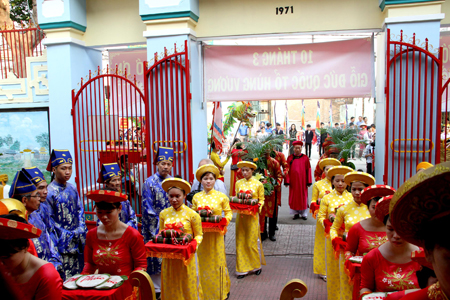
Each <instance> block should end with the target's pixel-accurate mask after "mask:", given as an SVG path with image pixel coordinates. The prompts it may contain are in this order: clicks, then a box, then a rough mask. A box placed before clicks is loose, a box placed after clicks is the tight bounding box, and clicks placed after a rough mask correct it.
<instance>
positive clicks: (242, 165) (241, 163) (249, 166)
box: [237, 161, 257, 170]
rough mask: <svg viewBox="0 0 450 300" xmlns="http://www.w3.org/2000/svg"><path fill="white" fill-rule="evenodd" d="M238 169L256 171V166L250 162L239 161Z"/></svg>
mask: <svg viewBox="0 0 450 300" xmlns="http://www.w3.org/2000/svg"><path fill="white" fill-rule="evenodd" d="M237 166H238V168H240V169H242V168H244V167H247V168H250V169H253V170H256V168H257V165H256V164H255V163H253V162H251V161H240V162H238V163H237Z"/></svg>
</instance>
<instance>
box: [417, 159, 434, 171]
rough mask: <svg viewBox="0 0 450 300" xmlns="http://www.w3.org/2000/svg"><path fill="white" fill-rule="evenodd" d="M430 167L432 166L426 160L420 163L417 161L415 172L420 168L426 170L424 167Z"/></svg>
mask: <svg viewBox="0 0 450 300" xmlns="http://www.w3.org/2000/svg"><path fill="white" fill-rule="evenodd" d="M431 167H433V165H432V164H430V163H429V162H427V161H423V162H421V163H419V164H418V165H417V167H416V172H418V171H419V170H420V169H424V170H426V169H428V168H431Z"/></svg>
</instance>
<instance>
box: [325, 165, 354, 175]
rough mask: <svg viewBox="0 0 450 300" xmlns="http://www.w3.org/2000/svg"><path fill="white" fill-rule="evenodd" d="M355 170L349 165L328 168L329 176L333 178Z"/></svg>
mask: <svg viewBox="0 0 450 300" xmlns="http://www.w3.org/2000/svg"><path fill="white" fill-rule="evenodd" d="M353 171H354V170H353V169H352V168H350V167H347V166H336V167H332V168H331V169H329V170H328V177H329V178H333V176H336V175H345V174H347V173H350V172H353Z"/></svg>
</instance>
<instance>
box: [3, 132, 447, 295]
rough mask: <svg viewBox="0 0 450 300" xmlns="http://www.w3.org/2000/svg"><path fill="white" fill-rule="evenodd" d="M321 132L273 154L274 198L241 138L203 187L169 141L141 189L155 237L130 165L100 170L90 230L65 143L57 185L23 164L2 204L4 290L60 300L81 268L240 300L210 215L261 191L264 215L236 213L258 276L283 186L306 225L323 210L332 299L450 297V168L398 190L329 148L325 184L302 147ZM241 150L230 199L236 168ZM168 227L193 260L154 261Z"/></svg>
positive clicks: (242, 259) (324, 270)
mask: <svg viewBox="0 0 450 300" xmlns="http://www.w3.org/2000/svg"><path fill="white" fill-rule="evenodd" d="M361 125H362V126H361ZM364 125H365V123H363V124H360V125H359V126H360V127H364ZM294 129H295V128H294ZM276 130H277V131H278V133H277V132H275V134H284V133H281V132H280V131H279V130H280V129H276ZM291 130H292V128H291ZM290 134H291V132H289V135H290ZM367 134H368V133H367ZM308 135H309V132H308V129H307V130H306V132H305V133H304V137H305V143H304V142H303V141H301V140H294V141H292V154H290V155H289V156H288V158H287V159H286V157H285V156H284V155H283V153H282V152H279V151H277V149H269V151H267V153H266V154H265V159H266V160H267V166H268V170H267V171H268V176H272V177H273V179H274V182H275V184H274V191H273V193H271V194H270V195H265V192H264V186H263V183H261V181H260V180H259V179H257V178H256V177H255V176H254V175H255V171H256V170H257V165H256V164H255V163H254V162H253V161H246V160H243V159H242V157H243V156H242V153H244V152H245V149H242V145H241V144H240V143H239V140H236V141H235V143H234V144H233V147H232V148H231V150H230V151H229V155H227V158H226V160H225V161H221V159H220V156H219V155H218V153H217V151H216V149H215V146H214V145H212V152H211V157H210V158H205V159H203V160H201V161H200V162H199V165H198V169H197V170H196V171H195V181H194V183H193V185H192V186H191V185H190V184H189V183H188V182H187V181H186V180H184V179H182V178H179V176H174V177H173V176H172V175H171V174H172V167H173V164H174V163H175V161H174V151H173V149H172V148H169V147H159V149H158V150H157V153H156V156H155V158H154V163H155V164H156V170H157V172H156V173H155V174H153V175H152V176H150V177H149V178H147V179H146V180H145V182H144V185H143V187H142V195H141V200H142V210H141V211H142V218H141V219H140V222H141V224H142V235H141V233H140V232H139V231H138V221H139V220H138V219H137V217H136V213H135V212H134V210H133V208H132V206H131V204H130V201H129V200H128V199H127V195H126V194H124V193H122V192H121V183H122V177H123V174H122V171H121V168H120V166H119V165H118V164H117V163H110V164H103V165H102V166H101V171H100V174H99V178H98V182H99V183H100V184H102V185H103V188H102V189H99V190H94V191H89V192H87V194H86V195H85V196H86V197H87V198H88V199H90V200H91V201H93V202H94V203H95V210H96V215H97V218H98V221H97V227H95V228H93V229H90V230H89V231H88V230H87V227H86V220H85V215H84V205H83V201H82V198H80V195H79V194H78V191H77V189H76V187H75V186H74V185H72V184H71V183H69V182H68V181H69V180H70V178H71V176H72V164H73V159H72V156H71V154H70V153H69V151H67V150H53V151H52V153H51V157H50V161H49V164H48V167H47V170H48V171H51V172H52V181H51V183H49V184H48V185H47V182H46V180H45V178H44V175H43V173H42V172H41V171H40V170H39V169H38V168H36V167H32V168H23V169H21V170H19V171H18V172H17V174H16V176H15V178H14V180H13V183H12V186H11V188H10V191H9V197H10V199H3V200H1V201H0V226H1V228H2V229H1V230H0V252H1V253H0V261H1V262H2V263H1V264H0V268H1V270H0V271H1V272H0V274H2V281H3V282H4V288H5V291H7V292H8V295H11V299H14V297H16V299H61V297H62V295H63V290H62V284H63V281H64V280H66V279H68V278H71V277H72V276H74V275H76V274H94V273H99V274H104V273H106V274H111V275H120V276H123V275H125V276H130V274H131V273H132V272H133V271H136V270H145V271H146V272H147V273H148V274H149V275H150V277H151V279H152V282H153V285H154V287H155V292H156V293H157V297H158V298H161V299H166V300H169V299H211V300H214V299H217V300H224V299H228V298H229V297H230V295H231V294H232V291H231V290H230V286H231V284H230V276H231V274H230V272H229V270H228V267H227V262H226V256H225V243H224V236H223V234H224V233H223V232H218V231H204V230H203V229H202V218H201V216H200V214H199V212H200V211H201V210H205V209H207V210H210V211H211V212H212V213H213V214H214V215H216V216H222V217H223V219H224V220H225V225H226V226H227V225H228V224H229V223H230V222H231V220H232V210H231V208H230V201H229V194H230V196H233V195H237V194H238V193H240V192H242V191H246V192H249V193H250V194H251V195H252V198H253V199H255V201H256V202H257V204H256V205H257V208H258V213H257V214H256V215H252V214H247V213H244V212H238V214H237V217H236V233H235V234H236V270H235V272H234V275H235V276H236V278H237V279H244V278H245V277H247V276H249V275H252V274H254V275H256V276H258V275H260V274H261V272H262V271H263V269H262V266H263V265H265V264H266V261H265V257H264V252H263V249H262V241H264V240H265V239H267V238H269V239H270V240H271V241H276V238H275V234H276V230H277V215H278V207H279V205H281V186H282V185H283V184H284V185H286V186H288V187H289V206H290V212H291V214H292V215H293V216H294V219H300V218H302V219H307V216H308V212H311V213H312V216H313V217H314V218H316V233H315V244H314V260H313V265H314V273H315V274H317V275H318V276H319V279H318V280H324V281H326V284H327V299H329V300H333V299H335V300H350V299H354V300H357V299H360V298H361V297H364V296H365V295H367V294H371V293H374V292H380V293H385V294H384V296H383V297H387V299H391V300H392V299H407V300H408V299H436V300H437V299H440V300H441V299H448V297H449V296H450V276H449V274H450V263H449V262H450V260H449V257H450V245H449V243H448V241H449V240H450V239H449V237H448V236H447V235H448V234H447V233H446V232H445V231H441V230H440V229H442V228H445V226H447V225H446V224H448V222H449V221H450V219H449V217H450V197H449V196H448V192H447V186H448V182H449V180H450V179H449V178H450V163H443V164H440V165H437V166H432V165H431V164H429V163H426V162H423V163H421V164H419V165H418V166H417V173H418V174H417V175H415V176H413V177H412V178H411V179H409V180H407V181H406V182H405V183H404V184H403V185H402V186H401V187H400V188H399V189H398V190H397V191H396V190H395V189H393V188H391V187H389V186H386V185H375V178H374V177H373V176H372V175H371V174H369V172H361V171H355V170H353V169H352V168H350V167H348V166H344V165H342V164H341V161H340V160H337V159H335V158H330V157H325V156H324V157H322V159H321V160H320V161H319V163H318V167H319V169H320V171H321V172H322V176H321V177H320V178H321V179H319V180H316V182H315V183H314V184H313V180H312V171H311V165H310V160H309V157H308V155H305V154H303V153H302V150H303V146H304V145H305V144H306V145H307V144H308V141H310V139H309V137H308ZM369 138H373V137H372V136H370V137H369ZM306 149H307V151H308V148H306ZM366 149H367V148H366ZM230 158H231V159H232V168H231V171H232V174H231V179H230V186H231V189H230V191H229V193H228V191H227V188H226V187H225V184H224V177H223V175H224V167H225V165H226V163H227V162H228V160H229V159H230ZM311 185H312V191H313V192H312V198H311V201H310V203H309V201H308V187H309V186H311ZM167 229H175V230H182V231H183V233H185V234H188V235H191V236H193V240H192V241H191V243H190V245H192V247H193V251H194V252H195V255H194V256H193V257H192V259H190V260H188V261H187V262H183V260H179V259H172V258H169V257H164V258H161V257H147V252H146V246H145V244H146V243H149V242H150V241H152V240H153V239H154V238H155V237H156V236H157V235H158V234H160V233H161V231H162V230H167ZM225 232H226V230H225ZM421 288H422V290H419V289H421ZM121 291H122V293H123V295H124V299H125V298H127V299H136V297H137V293H136V290H135V289H134V288H133V287H132V286H131V284H130V283H129V282H127V281H126V282H125V283H124V287H122V288H121Z"/></svg>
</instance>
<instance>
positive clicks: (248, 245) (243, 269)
mask: <svg viewBox="0 0 450 300" xmlns="http://www.w3.org/2000/svg"><path fill="white" fill-rule="evenodd" d="M237 165H238V167H239V168H240V169H241V172H242V175H243V176H244V178H243V179H241V180H239V181H237V182H236V193H238V192H239V191H240V190H243V191H247V190H251V191H252V193H253V197H252V198H253V199H259V202H258V205H259V212H261V209H262V207H263V205H264V187H263V185H262V183H261V182H259V180H257V179H256V178H255V177H253V172H254V171H255V170H256V164H255V163H253V162H248V161H240V162H238V164H237ZM258 218H259V215H257V216H256V218H255V217H254V216H250V215H244V214H240V213H238V214H237V216H236V275H238V276H237V278H238V279H241V278H244V277H245V276H246V275H247V274H249V273H250V272H254V273H255V274H256V275H259V274H261V265H265V264H266V259H265V258H264V253H263V249H262V244H261V238H260V233H259V219H258Z"/></svg>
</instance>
